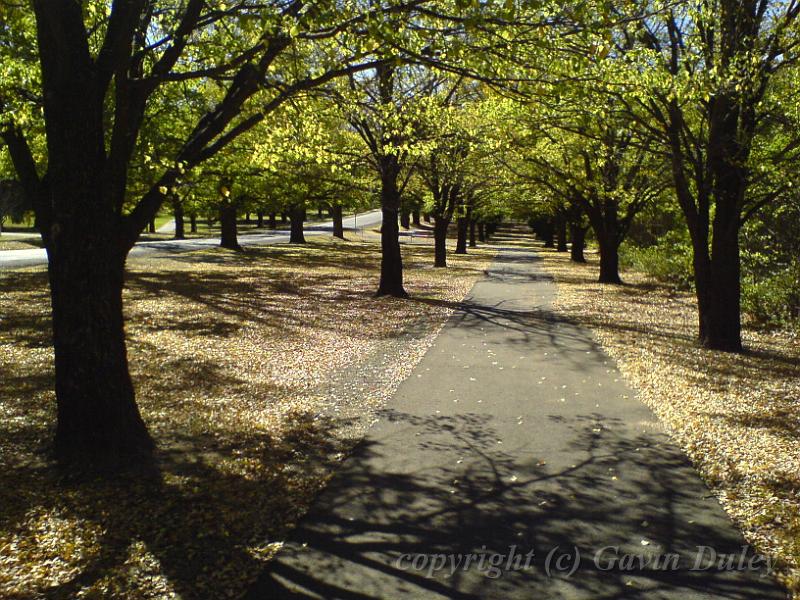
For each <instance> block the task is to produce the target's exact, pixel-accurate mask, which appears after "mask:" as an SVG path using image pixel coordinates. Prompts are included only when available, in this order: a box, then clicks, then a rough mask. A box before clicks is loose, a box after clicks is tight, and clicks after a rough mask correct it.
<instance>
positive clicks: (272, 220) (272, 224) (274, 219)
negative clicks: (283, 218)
mask: <svg viewBox="0 0 800 600" xmlns="http://www.w3.org/2000/svg"><path fill="white" fill-rule="evenodd" d="M267 227H269V228H270V229H276V228H277V227H278V215H276V214H275V213H274V212H271V213H269V222H268V224H267Z"/></svg>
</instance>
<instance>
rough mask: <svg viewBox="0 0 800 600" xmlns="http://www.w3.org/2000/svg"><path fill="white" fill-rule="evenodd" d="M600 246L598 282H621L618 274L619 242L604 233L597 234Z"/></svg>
mask: <svg viewBox="0 0 800 600" xmlns="http://www.w3.org/2000/svg"><path fill="white" fill-rule="evenodd" d="M597 243H598V246H599V247H600V277H599V278H598V281H599V282H600V283H622V279H620V276H619V244H617V243H616V241H615V240H614V239H609V238H608V237H607V236H605V235H599V236H597Z"/></svg>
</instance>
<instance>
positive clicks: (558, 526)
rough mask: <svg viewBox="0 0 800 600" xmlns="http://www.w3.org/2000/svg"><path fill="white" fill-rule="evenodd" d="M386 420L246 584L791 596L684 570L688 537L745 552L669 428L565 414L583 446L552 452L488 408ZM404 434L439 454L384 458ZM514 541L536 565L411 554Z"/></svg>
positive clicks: (511, 593)
mask: <svg viewBox="0 0 800 600" xmlns="http://www.w3.org/2000/svg"><path fill="white" fill-rule="evenodd" d="M384 418H385V419H386V421H387V422H388V423H391V426H387V427H385V428H384V429H383V430H380V431H379V433H378V434H377V436H376V435H373V436H371V438H370V441H369V442H368V443H364V444H362V445H361V446H359V447H358V448H357V450H356V452H355V453H354V455H353V456H352V457H351V458H350V459H349V460H348V462H347V463H346V465H345V466H344V468H343V469H342V470H341V471H340V472H339V473H338V474H337V476H336V477H335V478H334V479H333V481H332V482H331V484H330V485H329V487H328V488H327V489H326V491H325V492H324V493H323V495H322V496H321V497H320V499H319V501H318V503H317V504H316V506H315V508H313V509H312V511H311V512H310V513H309V514H308V516H307V517H306V518H305V519H304V520H303V521H302V522H301V524H300V526H299V527H298V529H297V530H296V531H295V532H294V533H293V535H292V539H293V541H292V543H291V544H289V546H288V547H287V548H285V549H284V550H283V551H281V552H280V553H279V554H278V556H277V557H276V558H275V559H274V560H273V561H272V562H271V563H270V565H269V567H268V568H267V569H266V570H265V572H264V573H263V574H262V575H261V577H260V579H259V581H258V583H257V584H256V585H255V586H254V587H253V588H252V589H251V590H250V592H249V594H248V595H247V596H246V598H248V599H250V600H255V599H263V600H267V599H278V598H280V599H284V598H287V599H289V598H295V599H309V600H310V599H312V598H314V599H319V598H324V599H326V600H339V599H341V600H361V599H366V598H373V599H375V598H422V597H425V598H463V599H473V598H504V599H512V598H525V599H528V598H532V597H537V598H539V597H541V598H553V599H558V598H592V599H601V598H609V599H610V598H647V599H648V600H650V599H656V598H667V597H669V598H686V597H706V595H707V596H708V597H720V598H722V597H724V598H730V599H736V598H740V599H742V600H744V599H748V600H749V599H752V598H761V599H766V598H776V599H777V598H783V597H784V596H783V593H782V592H781V591H780V590H779V588H778V587H777V586H776V584H775V582H774V581H773V580H772V579H771V578H760V577H759V574H757V573H743V572H738V573H737V572H717V571H716V570H696V571H693V570H691V569H690V568H689V566H690V565H692V564H693V563H694V561H695V559H696V554H697V552H696V547H697V546H709V547H713V548H714V550H715V551H716V552H718V553H720V554H722V553H724V554H737V553H738V554H740V553H741V552H742V545H743V542H742V540H741V539H740V538H739V536H738V535H730V534H728V533H727V532H733V531H734V530H733V528H731V527H730V526H729V525H728V524H727V523H726V519H725V518H724V517H722V515H721V511H720V510H719V508H718V507H716V509H715V510H711V511H709V509H708V504H707V503H706V501H705V500H703V498H702V496H703V489H704V488H703V487H702V485H701V484H700V483H699V480H698V479H697V477H696V475H695V474H694V472H693V470H692V469H691V467H690V466H689V465H688V464H687V462H686V459H685V458H684V457H683V455H682V454H681V453H680V452H678V451H677V450H676V449H675V448H673V447H670V446H669V445H666V444H664V439H663V436H659V435H643V434H639V435H634V436H632V435H630V432H627V431H625V430H624V428H623V427H622V426H621V424H620V423H618V422H615V421H614V420H604V419H603V418H602V417H601V416H600V415H580V416H578V417H576V418H574V419H572V420H569V421H566V422H565V421H564V420H563V419H562V420H561V421H560V422H558V423H556V422H554V426H556V425H558V426H561V427H564V428H565V430H567V431H569V432H570V434H571V437H570V439H569V442H566V443H565V449H568V450H569V451H570V452H571V453H576V454H578V455H580V456H581V459H580V460H579V461H577V462H576V463H575V464H570V465H554V466H550V465H547V464H544V463H542V462H541V461H537V457H536V456H527V457H525V456H524V454H523V455H520V454H518V453H516V454H515V453H510V452H507V451H505V450H502V449H500V448H502V447H498V445H497V443H496V439H497V433H496V432H495V431H494V428H493V423H492V419H491V418H490V417H487V416H486V415H474V414H459V415H455V416H441V417H420V416H418V415H412V414H407V413H402V412H397V411H387V412H386V413H384ZM556 419H558V418H556ZM400 435H401V436H403V439H406V440H414V443H413V444H411V446H417V445H418V446H419V447H420V449H424V450H425V452H426V453H427V454H428V455H429V456H431V455H432V456H434V458H433V459H430V460H425V461H423V462H422V463H421V464H417V465H409V464H408V463H404V462H402V461H401V460H396V459H393V456H395V455H396V454H397V446H396V443H395V442H393V441H392V439H393V437H396V436H400ZM409 451H411V448H409ZM437 455H440V457H439V458H438V459H437V458H436V456H437ZM418 456H419V455H415V457H418ZM456 457H457V458H458V462H457V461H456V460H455V459H456ZM612 473H616V474H618V475H619V479H618V480H617V481H613V482H612V481H611V474H612ZM615 479H616V477H615ZM721 525H722V526H723V527H724V528H723V527H721ZM726 525H727V526H726ZM721 532H722V533H721ZM643 540H646V541H647V544H648V545H647V546H643V545H642V543H643ZM512 546H514V547H515V548H516V551H517V552H518V553H521V554H525V553H527V552H528V551H529V550H534V551H535V554H534V557H533V560H532V562H531V564H530V568H527V569H520V570H513V569H511V570H505V569H501V573H500V574H499V575H498V576H496V578H492V577H489V576H488V572H487V569H486V568H483V569H481V568H477V567H476V566H475V565H474V564H473V567H472V568H471V569H463V568H457V569H455V570H453V569H452V565H451V563H447V564H445V565H441V568H440V569H438V570H431V569H430V566H431V562H430V560H432V559H430V558H428V559H427V561H424V562H421V563H417V568H415V567H414V566H412V565H413V564H414V563H413V559H414V557H415V556H417V555H419V554H423V555H427V556H428V557H430V556H432V555H437V554H444V555H450V554H452V553H456V554H462V555H465V554H478V555H479V554H481V553H497V554H505V555H506V556H507V554H508V552H509V548H510V547H512ZM606 546H619V547H620V553H624V552H627V553H631V554H636V555H641V556H644V557H649V559H650V560H656V557H658V556H661V555H665V554H667V553H674V554H676V555H677V556H678V557H679V564H680V567H681V568H679V569H676V570H670V569H660V568H657V567H654V566H650V567H648V566H645V567H644V568H633V569H632V570H630V571H629V570H626V569H625V568H622V567H621V566H620V565H616V566H612V567H609V564H611V563H610V561H612V559H613V556H615V554H614V553H613V552H612V551H609V552H607V553H605V554H603V555H601V556H602V557H601V558H600V559H598V560H597V561H596V560H595V555H596V553H597V551H598V550H600V549H601V548H603V547H606ZM576 547H577V548H578V552H579V553H580V560H579V561H578V565H577V567H576V570H575V572H574V573H572V574H567V573H565V572H560V573H559V572H558V569H556V568H555V567H554V565H553V564H551V565H550V566H551V571H550V574H549V575H548V573H547V571H546V563H547V556H548V553H549V552H550V551H551V550H552V549H555V548H559V549H560V550H558V551H557V552H558V553H559V554H570V553H571V554H572V555H574V553H575V550H574V549H575V548H576ZM738 554H737V555H738ZM404 557H405V558H404ZM398 561H399V562H398ZM703 564H704V565H705V562H704V563H703ZM571 566H572V563H567V567H566V568H563V571H567V570H569V569H570V568H571Z"/></svg>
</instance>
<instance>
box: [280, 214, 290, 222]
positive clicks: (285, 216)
mask: <svg viewBox="0 0 800 600" xmlns="http://www.w3.org/2000/svg"><path fill="white" fill-rule="evenodd" d="M288 222H289V213H285V212H283V213H281V223H283V224H284V225H285V224H286V223H288Z"/></svg>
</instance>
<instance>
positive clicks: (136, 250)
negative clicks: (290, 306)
mask: <svg viewBox="0 0 800 600" xmlns="http://www.w3.org/2000/svg"><path fill="white" fill-rule="evenodd" d="M343 223H344V227H345V229H351V230H352V229H356V228H359V229H360V228H363V227H373V226H376V225H379V224H380V223H381V211H379V210H374V211H371V212H367V213H364V214H360V215H357V216H356V217H346V218H345V219H344V220H343ZM332 231H333V222H331V221H328V222H323V223H314V224H312V225H310V226H308V227H307V228H306V229H305V234H306V235H307V236H308V235H324V234H330V233H331V232H332ZM288 241H289V232H288V231H286V230H281V229H277V230H275V231H266V232H261V233H251V234H242V235H240V236H239V243H240V244H241V245H242V246H245V247H246V246H263V245H266V244H277V243H281V242H288ZM218 245H219V238H202V239H187V240H163V241H157V242H139V243H137V244H136V245H135V246H134V247H133V250H131V253H130V255H129V257H130V258H142V257H147V258H157V257H159V256H170V255H172V254H176V253H181V252H191V251H192V250H203V249H205V248H211V247H214V246H218ZM46 264H47V253H46V252H45V250H44V249H40V248H32V249H29V250H2V251H0V271H2V270H11V269H19V268H24V267H32V266H36V265H46Z"/></svg>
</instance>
